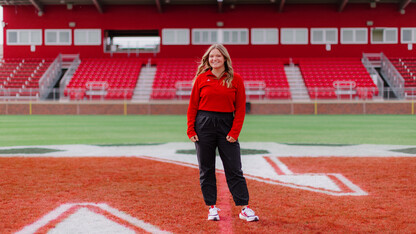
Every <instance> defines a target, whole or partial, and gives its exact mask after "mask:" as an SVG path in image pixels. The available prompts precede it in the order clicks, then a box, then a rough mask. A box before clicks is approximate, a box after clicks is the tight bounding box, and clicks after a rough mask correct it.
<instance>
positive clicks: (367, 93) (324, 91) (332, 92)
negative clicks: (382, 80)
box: [0, 87, 416, 102]
mask: <svg viewBox="0 0 416 234" xmlns="http://www.w3.org/2000/svg"><path fill="white" fill-rule="evenodd" d="M39 91H40V90H39V89H33V88H26V89H22V88H20V89H11V88H0V101H25V100H31V101H39V102H42V101H43V100H44V99H42V98H40V95H39ZM87 91H88V90H87V89H86V88H66V89H65V90H64V91H62V90H61V89H59V88H53V89H52V91H51V92H50V95H49V99H48V101H92V100H95V101H97V100H98V101H110V100H125V101H134V97H133V93H134V89H115V88H108V89H106V90H102V92H87ZM146 91H147V92H149V93H151V95H150V101H157V100H172V101H174V100H188V99H189V93H183V94H181V93H178V92H177V89H176V88H159V89H149V90H146ZM345 91H348V92H345ZM391 91H392V90H391V89H390V88H384V89H383V90H382V91H379V89H378V88H375V87H356V88H355V89H352V88H351V90H343V91H342V92H340V90H337V88H332V87H331V88H321V87H314V88H309V89H308V94H309V98H308V99H304V100H297V101H315V100H340V101H341V100H342V101H348V100H351V101H360V100H367V101H371V100H373V101H383V100H385V101H388V100H397V99H398V98H397V97H396V96H394V95H390V93H391ZM291 92H293V90H289V89H288V88H266V89H264V93H263V92H262V93H255V94H253V93H247V100H248V101H250V100H270V101H273V100H287V101H291V100H292V98H291ZM401 92H403V93H404V98H403V99H407V100H416V87H413V88H403V89H402V90H401Z"/></svg>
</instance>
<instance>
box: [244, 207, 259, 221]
mask: <svg viewBox="0 0 416 234" xmlns="http://www.w3.org/2000/svg"><path fill="white" fill-rule="evenodd" d="M239 217H240V219H244V220H246V221H247V222H253V221H259V217H258V216H256V214H255V213H254V211H253V210H252V209H250V208H249V207H247V208H245V209H242V210H241V212H240V215H239Z"/></svg>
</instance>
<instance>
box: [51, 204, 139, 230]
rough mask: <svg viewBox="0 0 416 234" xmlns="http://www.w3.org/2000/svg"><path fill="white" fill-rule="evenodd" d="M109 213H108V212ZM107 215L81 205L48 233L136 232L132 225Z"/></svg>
mask: <svg viewBox="0 0 416 234" xmlns="http://www.w3.org/2000/svg"><path fill="white" fill-rule="evenodd" d="M106 215H107V214H106ZM106 215H103V214H100V213H96V212H94V211H92V210H91V209H90V208H87V207H80V208H79V209H77V210H76V211H75V212H74V213H72V214H70V215H69V216H68V217H65V218H64V219H62V220H59V223H58V224H56V225H55V226H54V227H52V228H50V229H49V230H48V234H62V233H68V234H69V233H79V234H81V233H85V234H89V233H91V234H92V233H97V234H98V233H117V234H135V233H136V232H135V231H134V230H133V229H132V227H131V225H128V226H129V227H128V226H127V225H123V224H121V223H118V222H116V221H113V220H111V219H109V218H108V217H106Z"/></svg>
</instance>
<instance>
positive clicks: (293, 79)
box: [285, 64, 310, 100]
mask: <svg viewBox="0 0 416 234" xmlns="http://www.w3.org/2000/svg"><path fill="white" fill-rule="evenodd" d="M285 72H286V77H287V81H288V82H289V86H290V92H291V93H292V100H310V98H309V94H308V90H307V89H306V86H305V82H304V81H303V78H302V73H301V72H300V69H299V67H298V66H296V65H294V64H292V65H289V66H285Z"/></svg>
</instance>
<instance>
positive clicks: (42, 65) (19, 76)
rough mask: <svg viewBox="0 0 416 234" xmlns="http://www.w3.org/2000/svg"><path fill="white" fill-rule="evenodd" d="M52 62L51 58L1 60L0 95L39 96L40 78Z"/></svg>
mask: <svg viewBox="0 0 416 234" xmlns="http://www.w3.org/2000/svg"><path fill="white" fill-rule="evenodd" d="M51 63H52V60H50V59H40V58H25V59H22V58H8V59H3V60H1V61H0V96H13V97H25V96H26V97H32V96H33V97H37V96H38V94H39V79H40V78H41V77H42V75H43V74H44V73H45V71H46V70H47V69H48V67H49V65H50V64H51Z"/></svg>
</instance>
